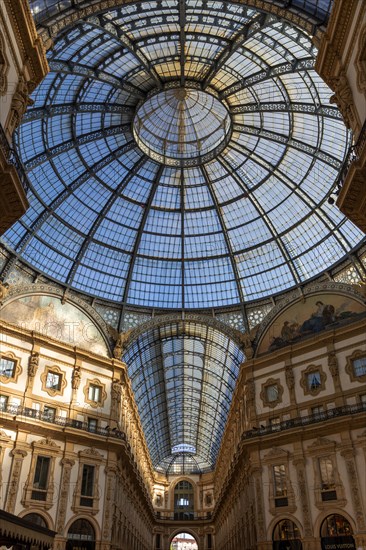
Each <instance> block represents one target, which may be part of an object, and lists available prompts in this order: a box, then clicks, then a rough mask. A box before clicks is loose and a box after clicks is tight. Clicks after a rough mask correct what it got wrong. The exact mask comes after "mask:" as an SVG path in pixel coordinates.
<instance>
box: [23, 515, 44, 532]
mask: <svg viewBox="0 0 366 550" xmlns="http://www.w3.org/2000/svg"><path fill="white" fill-rule="evenodd" d="M23 519H26V520H27V521H29V522H30V523H33V525H39V526H40V527H45V528H46V529H48V528H49V527H48V524H47V522H46V520H45V519H44V518H43V517H42V516H40V515H39V514H34V513H32V514H27V515H26V516H23Z"/></svg>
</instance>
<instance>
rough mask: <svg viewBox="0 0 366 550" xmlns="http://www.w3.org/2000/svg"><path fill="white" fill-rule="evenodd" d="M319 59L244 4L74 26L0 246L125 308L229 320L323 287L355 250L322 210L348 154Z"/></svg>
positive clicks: (172, 6) (58, 53) (142, 7)
mask: <svg viewBox="0 0 366 550" xmlns="http://www.w3.org/2000/svg"><path fill="white" fill-rule="evenodd" d="M307 4H308V5H310V2H308V3H307ZM304 5H305V4H304ZM317 5H319V6H320V3H318V4H317ZM315 55H316V52H315V50H314V47H313V46H312V44H311V41H310V40H309V37H308V36H306V35H305V34H304V33H303V32H301V31H300V30H298V29H296V28H293V27H291V26H290V25H289V24H288V23H286V22H284V21H280V20H278V19H276V18H275V17H274V16H272V15H266V14H264V13H261V12H259V11H256V10H254V9H251V8H248V7H245V6H244V5H243V4H239V3H230V2H225V3H221V2H211V1H205V2H203V1H201V0H198V1H196V0H187V1H186V2H185V3H184V2H180V3H178V2H175V1H174V2H173V1H172V2H170V1H166V2H164V3H160V2H151V3H150V2H143V3H129V4H126V5H124V6H123V8H116V9H113V10H111V11H109V12H106V13H101V14H99V15H96V16H92V17H90V18H89V19H87V20H84V21H79V22H77V23H76V24H75V25H74V26H73V27H71V28H69V29H68V30H67V31H65V32H64V33H63V34H62V35H61V36H60V37H59V39H58V40H56V42H55V45H54V48H53V49H52V51H51V52H50V53H49V56H48V58H49V63H50V68H51V72H50V74H49V75H47V76H46V78H45V79H44V81H43V82H42V84H41V85H40V86H39V87H38V88H37V90H36V92H35V94H34V95H33V99H34V104H33V105H32V107H31V108H30V109H29V110H28V112H27V113H26V116H25V119H24V122H23V124H22V125H21V127H20V129H19V131H18V133H17V136H16V145H17V148H18V151H19V153H20V156H21V158H22V160H23V162H24V165H25V168H26V170H27V172H28V176H29V180H30V183H31V191H30V195H29V200H30V208H29V210H28V211H27V213H26V214H25V215H24V216H23V218H22V219H21V220H20V221H19V222H18V223H16V224H15V225H14V226H13V227H12V228H11V229H10V230H9V231H8V232H7V233H6V235H5V242H6V244H7V245H8V246H9V247H11V248H12V249H13V250H14V251H15V252H16V254H18V256H19V257H20V258H22V259H23V260H25V261H26V262H28V263H29V264H31V265H32V266H33V267H34V268H35V269H37V270H38V271H40V272H42V273H45V274H46V275H47V276H49V277H51V278H53V279H55V280H57V281H58V282H60V283H62V284H63V285H65V286H66V287H71V288H74V289H77V290H80V291H82V292H85V293H87V294H90V295H93V296H97V297H99V298H103V299H107V300H111V301H114V302H118V303H121V304H128V305H131V306H143V307H154V308H155V307H156V308H211V307H220V306H230V305H237V304H240V303H244V302H247V301H252V300H256V299H259V298H263V297H266V296H270V295H273V294H276V293H281V292H283V291H285V290H287V289H289V288H292V287H295V286H297V285H301V284H302V283H304V282H306V281H307V280H309V279H310V278H312V277H315V276H316V275H318V274H320V273H322V272H323V271H324V270H326V269H328V268H330V267H331V266H332V265H334V264H335V263H337V262H339V260H341V259H342V258H344V257H345V256H346V255H347V254H348V253H349V251H350V250H352V249H353V248H354V247H355V246H357V245H358V244H359V243H360V242H361V239H362V238H363V235H362V233H361V232H360V231H359V230H358V229H356V228H355V227H354V226H353V225H352V223H351V222H349V221H348V220H346V219H345V218H344V217H343V216H342V215H341V214H340V212H339V211H338V210H337V208H335V207H331V206H330V205H329V204H328V201H327V198H328V197H329V193H330V192H331V190H332V189H333V187H334V184H335V180H336V178H337V175H338V173H339V170H340V167H341V165H342V162H343V160H344V158H345V155H346V153H347V150H348V147H349V142H350V138H349V135H348V134H347V131H346V129H345V127H344V124H343V122H342V119H341V116H340V114H339V112H338V110H337V109H336V108H335V107H333V106H331V105H330V104H329V99H330V96H331V91H330V90H329V89H328V88H327V86H326V85H325V84H324V83H323V82H322V81H321V79H320V78H319V77H318V75H317V74H316V72H315V71H314V57H315ZM192 98H193V99H192ZM173 99H174V101H175V107H173V108H172V107H171V105H172V103H171V102H172V101H173ZM156 105H157V107H158V109H159V113H156V112H155V106H156ZM179 105H180V106H179ZM168 106H170V107H169V109H171V110H170V111H168ZM200 109H201V110H202V112H199V111H200ZM202 113H205V116H204V117H202ZM227 114H228V115H229V116H227ZM206 121H209V124H208V125H207V126H206ZM222 144H224V147H223V148H222ZM154 155H157V156H154ZM159 155H160V157H161V158H157V157H159ZM167 157H169V159H170V160H173V161H174V162H173V164H175V165H170V163H169V162H166V161H165V159H166V158H167Z"/></svg>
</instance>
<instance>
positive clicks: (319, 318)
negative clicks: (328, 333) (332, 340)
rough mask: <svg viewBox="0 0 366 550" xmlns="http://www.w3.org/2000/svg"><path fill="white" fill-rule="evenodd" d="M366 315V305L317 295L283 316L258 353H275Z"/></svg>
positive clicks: (290, 309)
mask: <svg viewBox="0 0 366 550" xmlns="http://www.w3.org/2000/svg"><path fill="white" fill-rule="evenodd" d="M365 311H366V308H365V306H364V305H363V304H361V303H360V302H358V301H357V300H354V299H353V298H350V297H348V296H341V295H339V294H317V295H315V296H309V297H307V298H306V301H305V302H296V304H294V305H292V306H290V307H289V308H287V309H286V311H284V312H283V313H281V314H280V315H279V316H278V317H277V318H276V319H275V320H274V322H273V323H272V324H271V325H270V327H269V328H268V330H267V332H266V333H265V335H264V337H263V339H262V341H261V343H260V346H259V349H258V352H259V353H263V352H266V351H273V350H276V349H279V348H282V347H284V346H287V345H289V344H293V343H295V342H297V341H299V340H301V339H302V338H304V337H305V336H308V335H312V334H316V333H318V332H321V331H322V330H325V329H329V328H336V327H337V326H339V325H341V324H342V323H345V322H347V321H348V320H349V319H350V318H352V317H356V316H358V315H360V314H362V313H364V312H365Z"/></svg>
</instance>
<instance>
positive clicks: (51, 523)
mask: <svg viewBox="0 0 366 550" xmlns="http://www.w3.org/2000/svg"><path fill="white" fill-rule="evenodd" d="M33 514H34V515H37V516H40V517H41V518H42V519H43V521H44V522H45V524H46V529H51V531H54V528H55V524H54V521H53V519H52V517H51V516H50V514H48V513H47V512H46V511H45V510H41V509H38V508H36V509H34V510H33V509H32V508H30V509H29V508H28V509H27V510H22V512H20V514H19V517H20V518H23V519H28V516H31V515H33Z"/></svg>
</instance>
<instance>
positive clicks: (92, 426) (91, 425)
mask: <svg viewBox="0 0 366 550" xmlns="http://www.w3.org/2000/svg"><path fill="white" fill-rule="evenodd" d="M97 426H98V421H97V419H96V418H90V417H89V418H88V431H89V432H96V431H97Z"/></svg>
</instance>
